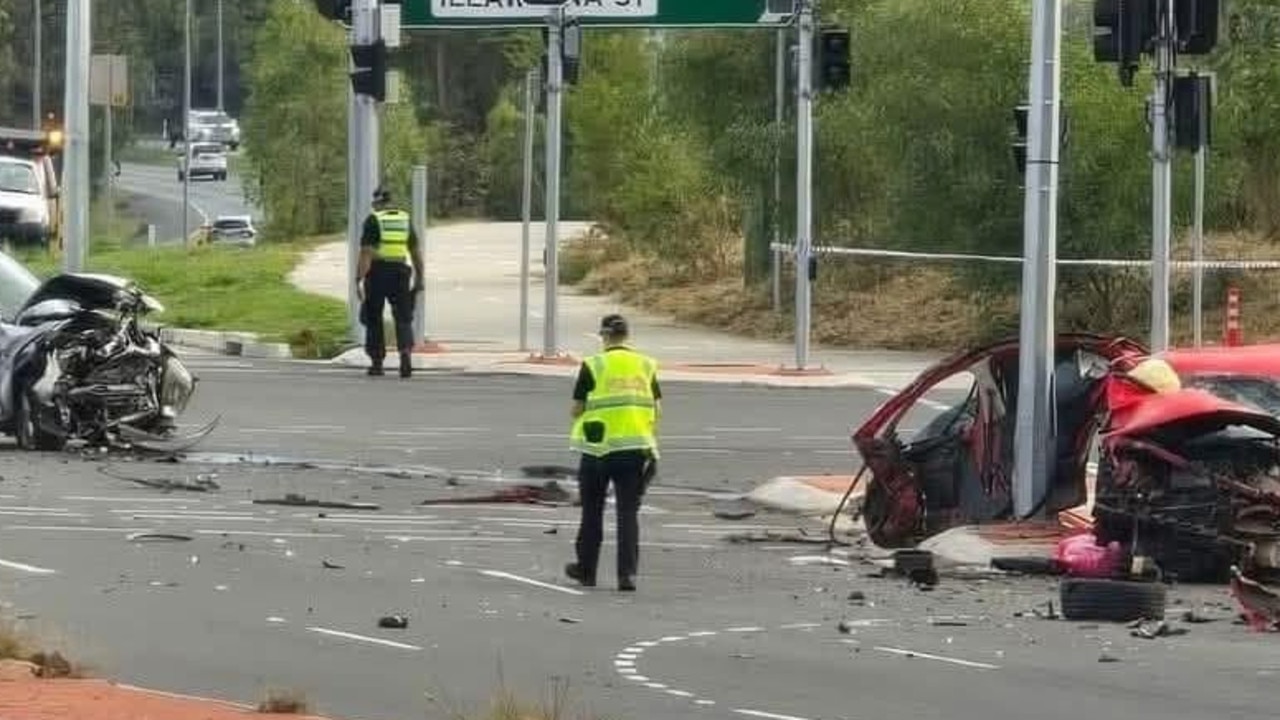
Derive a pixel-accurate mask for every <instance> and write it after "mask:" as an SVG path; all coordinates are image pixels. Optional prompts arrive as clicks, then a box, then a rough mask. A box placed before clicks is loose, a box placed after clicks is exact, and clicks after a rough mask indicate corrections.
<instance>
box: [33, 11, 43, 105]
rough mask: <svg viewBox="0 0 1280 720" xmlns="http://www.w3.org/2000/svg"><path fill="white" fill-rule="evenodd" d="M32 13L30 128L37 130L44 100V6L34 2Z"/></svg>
mask: <svg viewBox="0 0 1280 720" xmlns="http://www.w3.org/2000/svg"><path fill="white" fill-rule="evenodd" d="M33 4H34V7H33V9H32V12H33V13H34V14H35V18H34V19H33V20H32V22H31V30H32V33H33V34H32V40H31V41H32V43H33V45H34V53H33V54H34V55H35V57H34V58H32V60H31V64H32V68H31V127H32V129H34V130H39V129H40V127H41V125H42V124H43V122H44V98H43V97H41V91H42V90H43V88H42V87H41V85H42V84H43V82H44V4H43V3H42V2H41V0H35V1H34V3H33Z"/></svg>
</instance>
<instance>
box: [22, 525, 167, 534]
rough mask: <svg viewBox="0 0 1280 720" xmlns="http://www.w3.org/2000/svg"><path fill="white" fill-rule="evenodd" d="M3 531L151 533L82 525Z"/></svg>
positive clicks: (27, 527)
mask: <svg viewBox="0 0 1280 720" xmlns="http://www.w3.org/2000/svg"><path fill="white" fill-rule="evenodd" d="M5 530H46V531H50V532H63V531H66V532H105V533H135V532H151V528H118V527H85V526H83V525H8V526H6V527H5Z"/></svg>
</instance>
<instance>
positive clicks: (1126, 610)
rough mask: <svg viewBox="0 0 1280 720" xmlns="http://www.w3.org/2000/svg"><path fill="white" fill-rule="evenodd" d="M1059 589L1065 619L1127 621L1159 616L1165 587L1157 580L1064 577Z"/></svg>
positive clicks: (1158, 617) (1160, 615) (1161, 611)
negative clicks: (1150, 581) (1153, 581)
mask: <svg viewBox="0 0 1280 720" xmlns="http://www.w3.org/2000/svg"><path fill="white" fill-rule="evenodd" d="M1059 593H1060V597H1061V600H1062V616H1063V617H1064V618H1066V619H1068V620H1103V621H1108V622H1131V621H1133V620H1146V619H1150V620H1158V619H1161V618H1163V617H1164V608H1165V600H1166V599H1167V598H1168V594H1169V591H1168V588H1167V587H1165V586H1164V585H1163V584H1161V583H1149V582H1131V581H1127V580H1095V579H1092V578H1066V579H1064V580H1062V582H1061V584H1060V585H1059Z"/></svg>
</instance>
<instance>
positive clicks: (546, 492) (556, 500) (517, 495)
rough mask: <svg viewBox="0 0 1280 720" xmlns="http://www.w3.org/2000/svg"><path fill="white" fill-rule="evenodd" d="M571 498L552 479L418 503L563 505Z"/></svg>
mask: <svg viewBox="0 0 1280 720" xmlns="http://www.w3.org/2000/svg"><path fill="white" fill-rule="evenodd" d="M572 500H573V496H572V495H571V494H570V493H569V491H567V490H565V489H564V488H562V487H561V486H560V484H559V483H557V482H555V481H554V480H552V481H549V482H546V483H544V484H542V485H516V486H515V487H510V488H503V489H501V490H497V491H495V492H491V493H486V494H484V495H472V496H468V497H449V498H438V499H431V500H423V501H421V502H420V503H418V504H419V505H455V504H468V505H488V504H495V503H519V504H529V505H550V506H553V507H558V506H561V505H565V504H567V503H569V502H571V501H572Z"/></svg>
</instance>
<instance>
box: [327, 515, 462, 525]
mask: <svg viewBox="0 0 1280 720" xmlns="http://www.w3.org/2000/svg"><path fill="white" fill-rule="evenodd" d="M314 520H315V522H318V523H331V524H338V525H342V524H346V525H350V524H360V525H410V526H414V525H457V524H458V521H457V520H411V519H409V518H401V519H399V520H397V519H395V518H383V517H361V518H335V517H322V518H314Z"/></svg>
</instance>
